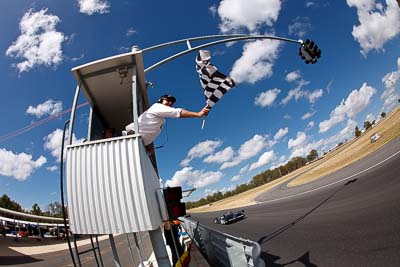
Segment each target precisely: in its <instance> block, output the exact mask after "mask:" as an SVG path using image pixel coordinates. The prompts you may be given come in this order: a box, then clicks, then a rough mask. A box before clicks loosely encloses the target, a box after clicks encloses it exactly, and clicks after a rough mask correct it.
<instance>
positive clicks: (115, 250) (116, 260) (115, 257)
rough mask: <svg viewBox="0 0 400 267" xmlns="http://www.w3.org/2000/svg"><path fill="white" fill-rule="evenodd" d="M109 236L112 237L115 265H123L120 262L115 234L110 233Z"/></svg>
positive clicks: (116, 266)
mask: <svg viewBox="0 0 400 267" xmlns="http://www.w3.org/2000/svg"><path fill="white" fill-rule="evenodd" d="M108 237H109V239H110V245H111V249H112V252H113V257H114V263H115V267H121V263H120V261H119V257H118V252H117V247H116V246H115V241H114V236H113V235H112V234H110V235H108Z"/></svg>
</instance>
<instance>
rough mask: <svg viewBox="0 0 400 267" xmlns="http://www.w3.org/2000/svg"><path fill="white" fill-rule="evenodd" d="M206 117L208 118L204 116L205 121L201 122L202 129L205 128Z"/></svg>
mask: <svg viewBox="0 0 400 267" xmlns="http://www.w3.org/2000/svg"><path fill="white" fill-rule="evenodd" d="M206 118H207V117H204V118H203V123H202V124H201V129H202V130H203V129H204V125H205V124H206Z"/></svg>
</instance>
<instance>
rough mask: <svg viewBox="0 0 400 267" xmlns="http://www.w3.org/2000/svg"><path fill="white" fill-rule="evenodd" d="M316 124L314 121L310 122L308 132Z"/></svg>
mask: <svg viewBox="0 0 400 267" xmlns="http://www.w3.org/2000/svg"><path fill="white" fill-rule="evenodd" d="M314 124H315V123H314V122H313V121H310V122H309V123H308V124H307V128H306V131H309V130H311V129H312V128H313V127H314Z"/></svg>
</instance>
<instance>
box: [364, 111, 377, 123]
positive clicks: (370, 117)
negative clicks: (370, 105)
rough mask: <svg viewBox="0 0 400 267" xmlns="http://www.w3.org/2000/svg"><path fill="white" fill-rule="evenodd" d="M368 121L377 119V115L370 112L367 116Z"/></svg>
mask: <svg viewBox="0 0 400 267" xmlns="http://www.w3.org/2000/svg"><path fill="white" fill-rule="evenodd" d="M365 120H366V121H369V122H373V121H374V120H375V116H374V115H373V114H372V113H369V114H368V115H367V116H366V117H365Z"/></svg>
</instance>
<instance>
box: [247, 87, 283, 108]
mask: <svg viewBox="0 0 400 267" xmlns="http://www.w3.org/2000/svg"><path fill="white" fill-rule="evenodd" d="M280 92H281V90H279V89H277V88H275V89H272V90H267V91H265V92H262V93H261V94H259V95H258V96H257V97H256V98H255V100H254V104H255V105H256V106H260V107H267V106H271V105H272V104H273V103H274V101H275V99H276V97H277V96H278V94H279V93H280Z"/></svg>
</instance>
